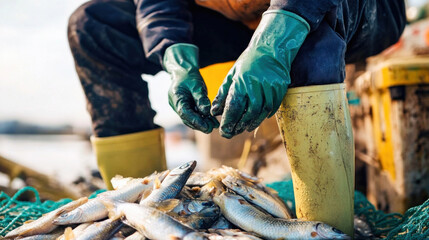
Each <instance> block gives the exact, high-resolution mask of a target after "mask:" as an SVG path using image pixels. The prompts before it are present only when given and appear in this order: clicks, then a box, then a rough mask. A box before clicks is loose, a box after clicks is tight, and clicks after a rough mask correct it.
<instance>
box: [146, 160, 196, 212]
mask: <svg viewBox="0 0 429 240" xmlns="http://www.w3.org/2000/svg"><path fill="white" fill-rule="evenodd" d="M196 165H197V161H190V162H187V163H185V164H183V165H181V166H179V167H177V168H175V169H173V170H171V172H170V173H169V174H168V175H167V176H166V177H165V179H164V181H162V183H161V184H160V185H159V186H156V188H155V189H154V190H153V191H152V193H151V194H150V195H149V196H148V197H147V198H145V199H142V201H140V204H142V205H152V204H153V203H158V202H161V201H164V200H166V199H171V198H175V197H176V196H177V195H178V194H179V193H180V191H181V190H182V188H183V186H185V184H186V181H187V180H188V178H189V176H190V175H191V173H192V171H194V169H195V166H196Z"/></svg>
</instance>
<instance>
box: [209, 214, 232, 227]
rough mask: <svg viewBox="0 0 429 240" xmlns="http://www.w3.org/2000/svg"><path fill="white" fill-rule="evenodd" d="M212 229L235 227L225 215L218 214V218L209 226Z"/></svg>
mask: <svg viewBox="0 0 429 240" xmlns="http://www.w3.org/2000/svg"><path fill="white" fill-rule="evenodd" d="M210 228H212V229H232V228H235V226H234V224H232V223H231V222H230V221H228V220H227V219H226V218H225V217H223V216H220V217H219V218H218V220H217V221H216V222H215V223H214V224H213V225H212V226H211V227H210Z"/></svg>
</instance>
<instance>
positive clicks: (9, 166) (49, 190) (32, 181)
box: [0, 156, 80, 201]
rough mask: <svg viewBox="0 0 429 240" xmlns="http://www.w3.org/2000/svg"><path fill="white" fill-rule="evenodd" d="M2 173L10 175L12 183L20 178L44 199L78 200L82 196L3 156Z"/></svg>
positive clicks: (52, 179)
mask: <svg viewBox="0 0 429 240" xmlns="http://www.w3.org/2000/svg"><path fill="white" fill-rule="evenodd" d="M0 172H2V173H4V174H6V175H8V176H9V179H10V182H12V180H13V179H15V178H20V179H22V180H23V181H24V182H25V184H26V185H28V186H32V187H34V188H36V189H37V190H38V191H39V194H40V197H41V198H42V199H49V200H54V201H57V200H60V199H62V198H71V199H77V198H79V197H80V194H78V193H76V192H73V191H72V190H70V189H68V188H66V187H65V186H63V185H62V184H61V183H60V182H58V181H57V180H55V179H54V178H52V177H49V176H47V175H45V174H42V173H39V172H37V171H35V170H33V169H31V168H28V167H26V166H23V165H21V164H18V163H16V162H13V161H12V160H9V159H6V158H4V157H2V156H0ZM9 187H10V186H9Z"/></svg>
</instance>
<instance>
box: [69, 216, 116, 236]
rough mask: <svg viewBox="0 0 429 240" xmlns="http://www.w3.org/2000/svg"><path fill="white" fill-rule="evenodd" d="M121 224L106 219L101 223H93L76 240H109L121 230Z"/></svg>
mask: <svg viewBox="0 0 429 240" xmlns="http://www.w3.org/2000/svg"><path fill="white" fill-rule="evenodd" d="M122 226H123V223H122V222H121V221H120V220H119V219H118V220H111V219H106V220H104V221H101V222H95V223H93V224H91V225H90V226H89V227H87V228H86V229H85V230H84V231H83V232H82V233H81V234H80V235H79V236H77V237H76V240H103V239H109V238H110V237H112V236H113V235H114V234H115V233H116V232H118V231H119V229H121V227H122Z"/></svg>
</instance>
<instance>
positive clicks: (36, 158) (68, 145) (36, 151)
mask: <svg viewBox="0 0 429 240" xmlns="http://www.w3.org/2000/svg"><path fill="white" fill-rule="evenodd" d="M165 144H166V155H167V166H168V168H170V169H171V168H173V167H176V166H178V165H180V164H182V163H185V162H187V161H190V160H198V159H200V154H199V152H198V150H197V148H196V146H195V143H194V142H192V141H190V140H187V139H181V138H178V137H177V134H174V133H167V134H166V143H165ZM0 155H1V156H3V157H5V158H7V159H9V160H13V161H14V162H16V163H19V164H22V165H24V166H26V167H30V168H32V169H34V170H36V171H38V172H40V173H44V174H47V175H50V176H53V177H55V178H56V179H58V180H59V181H60V182H63V183H65V184H69V183H71V182H72V181H74V180H76V179H77V177H79V176H84V177H89V175H90V171H91V170H93V169H96V168H97V165H96V160H95V157H94V155H93V152H92V148H91V144H90V142H89V141H88V140H87V139H84V138H82V137H79V136H76V135H6V134H3V135H2V134H0ZM7 183H8V180H7V179H6V178H5V177H4V176H3V177H1V178H0V185H5V184H7Z"/></svg>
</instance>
